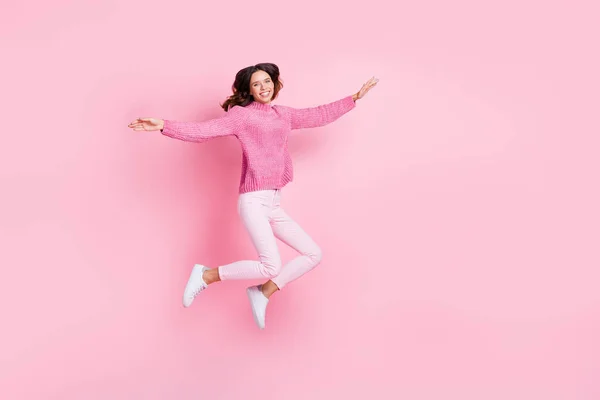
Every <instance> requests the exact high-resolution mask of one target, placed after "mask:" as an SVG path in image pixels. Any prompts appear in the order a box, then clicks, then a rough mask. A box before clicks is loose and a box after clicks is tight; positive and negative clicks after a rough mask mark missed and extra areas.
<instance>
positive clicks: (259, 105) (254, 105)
mask: <svg viewBox="0 0 600 400" xmlns="http://www.w3.org/2000/svg"><path fill="white" fill-rule="evenodd" d="M271 107H272V105H271V104H264V103H259V102H258V101H253V102H252V103H250V104H248V105H247V106H246V108H252V109H255V110H261V111H270V110H271Z"/></svg>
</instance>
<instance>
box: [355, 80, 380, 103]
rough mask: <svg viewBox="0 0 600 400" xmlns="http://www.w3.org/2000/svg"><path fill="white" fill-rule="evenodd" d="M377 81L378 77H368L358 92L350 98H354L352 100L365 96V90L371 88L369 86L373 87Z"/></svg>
mask: <svg viewBox="0 0 600 400" xmlns="http://www.w3.org/2000/svg"><path fill="white" fill-rule="evenodd" d="M377 82H379V79H376V78H375V77H372V78H371V79H369V80H368V81H367V82H366V83H365V84H364V85H363V86H362V88H360V90H359V91H358V93H356V94H355V95H354V96H352V98H353V99H354V101H356V100H359V99H362V98H363V97H365V95H366V94H367V92H368V91H369V90H371V88H373V87H374V86H375V85H377Z"/></svg>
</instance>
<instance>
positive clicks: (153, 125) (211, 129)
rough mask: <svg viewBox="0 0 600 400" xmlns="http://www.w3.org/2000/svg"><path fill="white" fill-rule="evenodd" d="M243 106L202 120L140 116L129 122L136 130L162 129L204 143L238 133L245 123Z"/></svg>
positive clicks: (170, 134)
mask: <svg viewBox="0 0 600 400" xmlns="http://www.w3.org/2000/svg"><path fill="white" fill-rule="evenodd" d="M243 115H244V113H243V110H241V107H233V108H231V109H230V110H229V111H228V112H227V113H226V114H225V115H223V116H221V117H218V118H213V119H209V120H206V121H200V122H187V121H174V120H169V119H156V118H139V119H137V120H136V121H134V122H132V123H131V124H129V127H130V128H133V129H134V130H149V131H152V130H160V132H161V133H162V134H163V135H165V136H167V137H170V138H173V139H178V140H183V141H186V142H197V143H202V142H206V141H208V140H210V139H214V138H217V137H222V136H229V135H236V134H237V133H238V131H239V129H240V128H241V127H242V124H243V122H244V121H243Z"/></svg>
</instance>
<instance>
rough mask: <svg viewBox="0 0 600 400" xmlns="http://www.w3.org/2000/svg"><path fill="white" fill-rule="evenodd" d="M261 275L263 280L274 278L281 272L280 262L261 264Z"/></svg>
mask: <svg viewBox="0 0 600 400" xmlns="http://www.w3.org/2000/svg"><path fill="white" fill-rule="evenodd" d="M261 266H262V273H263V275H264V276H265V278H268V279H270V278H275V277H276V276H277V275H279V273H280V272H281V262H279V261H278V262H262V263H261Z"/></svg>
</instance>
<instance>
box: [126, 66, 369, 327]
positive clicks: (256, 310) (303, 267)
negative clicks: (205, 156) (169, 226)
mask: <svg viewBox="0 0 600 400" xmlns="http://www.w3.org/2000/svg"><path fill="white" fill-rule="evenodd" d="M377 82H378V80H377V79H375V78H371V79H370V80H369V81H368V82H366V83H365V84H364V85H363V86H362V88H361V89H360V90H359V91H358V92H357V93H355V94H353V95H350V96H346V97H344V98H342V99H340V100H338V101H335V102H332V103H329V104H325V105H320V106H317V107H312V108H302V109H295V108H291V107H287V106H281V105H272V104H271V102H272V101H273V100H274V99H275V98H277V94H278V93H279V91H280V90H281V89H282V87H283V85H282V83H281V81H280V79H279V68H278V67H277V65H275V64H272V63H261V64H257V65H254V66H250V67H247V68H244V69H242V70H240V71H239V72H238V73H237V74H236V77H235V81H234V83H233V86H232V91H233V94H232V95H231V96H230V97H229V98H227V99H226V101H225V102H224V103H223V104H222V105H221V107H222V108H223V109H224V110H225V111H226V113H225V115H224V116H222V117H219V118H215V119H211V120H207V121H202V122H178V121H172V120H163V119H157V118H138V119H136V120H135V121H133V122H131V123H130V124H129V125H128V126H129V127H130V128H132V129H133V130H135V131H141V130H144V131H155V130H160V131H161V133H162V134H163V135H165V136H167V137H171V138H174V139H179V140H184V141H189V142H206V141H207V140H210V139H214V138H217V137H222V136H227V135H233V136H235V137H236V138H237V139H238V140H239V142H240V144H241V146H242V151H243V158H242V172H241V179H240V185H239V200H238V213H239V215H240V217H241V219H242V221H243V223H244V226H245V227H246V229H247V231H248V233H249V235H250V238H251V239H252V242H253V244H254V246H255V248H256V250H257V252H258V259H257V260H243V261H236V262H234V263H231V264H227V265H221V266H219V267H217V268H212V269H211V268H208V267H206V266H204V265H200V264H197V265H195V266H194V267H193V268H192V271H191V274H190V277H189V280H188V283H187V285H186V288H185V290H184V293H183V305H184V307H189V306H190V305H191V304H192V301H193V300H194V299H195V297H196V296H197V295H198V294H199V293H200V292H201V291H203V290H205V289H206V288H207V287H208V286H209V285H211V284H213V283H215V282H219V281H224V280H233V279H259V278H265V279H267V281H266V282H265V283H264V284H261V285H256V286H251V287H249V288H247V294H248V299H249V301H250V305H251V309H252V314H253V316H254V320H255V322H256V324H257V325H258V327H259V328H261V329H263V328H264V326H265V315H266V308H267V304H268V302H269V299H270V297H271V296H272V295H273V293H275V292H276V291H278V290H281V289H283V288H284V287H285V285H287V284H288V283H290V282H292V281H294V280H296V279H298V278H299V277H301V276H302V275H304V274H305V273H307V272H308V271H310V270H311V269H313V268H314V267H316V266H317V265H318V264H319V263H320V261H321V250H320V248H319V246H317V244H316V243H315V242H314V241H313V240H312V239H311V237H310V236H309V235H308V234H307V233H306V232H305V231H304V230H303V229H302V228H301V227H300V226H299V225H298V224H297V223H296V222H295V221H294V220H293V219H292V218H290V216H289V215H287V214H286V212H285V211H284V210H283V208H281V189H282V188H283V187H284V186H285V185H286V184H288V183H289V182H291V181H292V179H293V168H292V160H291V157H290V154H289V151H288V135H289V133H290V131H291V130H292V129H301V128H314V127H319V126H324V125H327V124H329V123H331V122H333V121H335V120H336V119H338V118H339V117H341V116H342V115H343V114H345V113H347V112H348V111H350V110H352V109H353V108H354V107H355V105H356V101H357V100H359V99H362V98H363V97H364V96H365V94H366V93H367V92H368V91H369V90H370V89H371V88H372V87H374V86H375V85H376V84H377ZM276 239H279V240H281V241H282V242H284V243H286V244H287V245H289V246H290V247H292V248H293V249H295V250H296V251H297V252H298V253H300V255H299V256H298V257H297V258H295V259H293V260H292V261H290V262H289V263H288V264H286V265H285V266H284V267H283V268H282V265H281V258H280V255H279V251H278V248H277V243H276Z"/></svg>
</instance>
